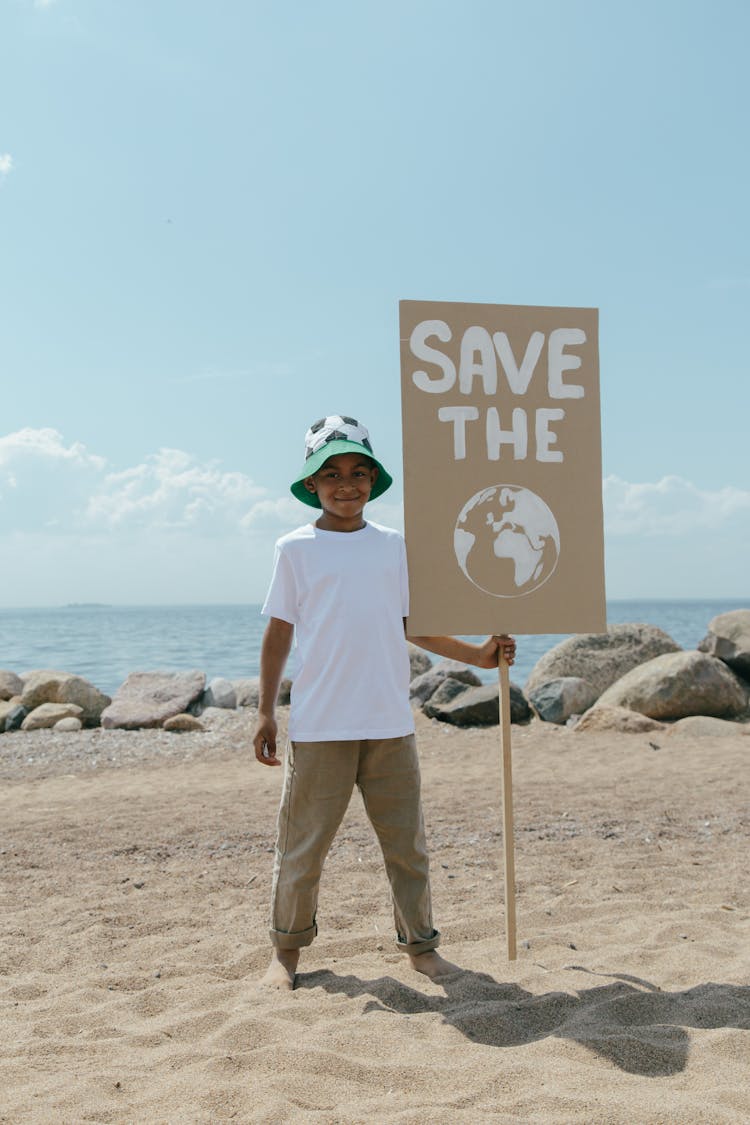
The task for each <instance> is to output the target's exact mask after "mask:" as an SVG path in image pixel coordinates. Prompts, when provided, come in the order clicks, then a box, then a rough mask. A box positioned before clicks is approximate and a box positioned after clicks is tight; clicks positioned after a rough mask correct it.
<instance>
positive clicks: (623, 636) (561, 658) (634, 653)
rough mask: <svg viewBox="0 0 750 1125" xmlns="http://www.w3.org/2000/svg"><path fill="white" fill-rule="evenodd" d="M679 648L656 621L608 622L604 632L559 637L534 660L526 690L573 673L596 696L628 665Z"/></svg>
mask: <svg viewBox="0 0 750 1125" xmlns="http://www.w3.org/2000/svg"><path fill="white" fill-rule="evenodd" d="M679 651H680V646H679V645H677V644H675V642H674V641H673V640H672V638H671V637H670V636H668V634H667V633H665V632H663V631H662V630H661V629H657V628H656V626H655V625H640V624H628V625H610V626H609V628H608V629H607V632H606V633H581V634H579V635H578V636H575V637H568V638H567V640H564V641H561V642H560V644H558V645H555V647H554V648H551V649H550V650H549V652H546V653H545V654H544V656H543V657H542V658H541V659H540V660H538V661H537V662H536V664H535V665H534V668H533V669H532V672H531V675H530V676H529V679H528V681H527V683H526V694H527V695H529V696H530V695H531V693H532V692H533V691H534V690H535V689H536V688H538V687H539V686H540V685H541V684H544V683H547V682H548V681H549V680H557V679H560V678H561V677H565V676H575V677H577V678H579V679H582V680H586V681H587V682H588V683H589V684H591V687H592V688H593V689H594V691H595V692H596V698H597V699H598V697H599V696H600V695H601V694H602V692H604V691H606V689H607V688H608V687H610V686H611V685H612V684H613V683H615V682H616V681H617V680H619V679H621V678H622V676H624V675H625V673H626V672H629V671H630V669H631V668H635V667H637V666H638V665H639V664H644V663H645V662H646V661H647V660H652V659H653V658H654V657H655V656H661V655H662V654H663V653H666V652H679Z"/></svg>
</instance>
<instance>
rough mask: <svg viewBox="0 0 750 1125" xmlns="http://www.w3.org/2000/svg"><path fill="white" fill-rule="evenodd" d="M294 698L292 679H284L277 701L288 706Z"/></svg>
mask: <svg viewBox="0 0 750 1125" xmlns="http://www.w3.org/2000/svg"><path fill="white" fill-rule="evenodd" d="M291 699H292V681H291V680H282V681H281V683H280V685H279V694H278V695H277V696H276V702H277V703H278V705H279V706H280V707H288V706H289V704H290V702H291Z"/></svg>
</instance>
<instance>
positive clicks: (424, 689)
mask: <svg viewBox="0 0 750 1125" xmlns="http://www.w3.org/2000/svg"><path fill="white" fill-rule="evenodd" d="M448 679H452V680H459V681H460V682H461V683H462V684H464V685H466V686H468V687H480V686H481V683H482V681H481V680H480V679H479V676H477V674H476V673H475V672H472V670H471V668H467V666H466V665H465V664H459V662H458V661H457V660H443V661H441V663H440V664H436V665H435V667H434V668H430V669H429V670H428V671H427V672H423V673H422V674H421V676H415V677H414V679H413V680H412V682H411V683H410V684H409V698H410V699H411V701H412V703H419V704H423V703H426V702H427V700H428V699H431V698H432V696H433V695H434V694H435V692H436V691H437V690H438V688H439V687H440V685H441V684H442V683H444V682H445V680H448Z"/></svg>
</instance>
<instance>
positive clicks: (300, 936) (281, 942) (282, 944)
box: [268, 926, 318, 949]
mask: <svg viewBox="0 0 750 1125" xmlns="http://www.w3.org/2000/svg"><path fill="white" fill-rule="evenodd" d="M317 932H318V927H317V926H310V928H309V929H307V930H298V931H297V932H296V933H291V934H289V933H287V932H286V931H285V930H269V931H268V933H269V935H270V938H271V941H272V942H273V944H274V945H275V946H276V948H277V949H302V947H303V946H305V945H312V943H313V939H314V937H315V935H316V934H317Z"/></svg>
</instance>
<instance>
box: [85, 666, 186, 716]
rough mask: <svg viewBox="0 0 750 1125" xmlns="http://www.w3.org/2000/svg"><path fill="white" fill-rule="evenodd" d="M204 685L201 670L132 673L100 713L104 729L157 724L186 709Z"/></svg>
mask: <svg viewBox="0 0 750 1125" xmlns="http://www.w3.org/2000/svg"><path fill="white" fill-rule="evenodd" d="M205 685H206V677H205V674H204V673H203V672H131V673H130V675H129V676H128V678H127V679H126V680H125V682H124V683H123V684H121V686H120V687H119V688H118V689H117V691H116V692H115V697H114V699H113V700H112V702H111V703H110V705H109V707H107V708H106V710H105V711H104V712H103V714H102V720H101V721H102V726H103V727H105V728H106V729H107V730H112V729H114V728H119V729H123V730H139V729H140V728H143V727H160V726H162V724H163V723H164V722H165V721H166V720H167V719H171V718H172V716H173V715H180V714H182V712H183V711H187V709H188V707H189V706H190V704H191V703H192V702H193V701H194V700H195V699H197V698H198V697H199V696H200V695H201V694H202V693H203V689H204V687H205Z"/></svg>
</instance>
